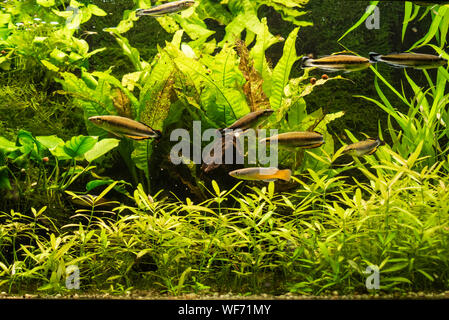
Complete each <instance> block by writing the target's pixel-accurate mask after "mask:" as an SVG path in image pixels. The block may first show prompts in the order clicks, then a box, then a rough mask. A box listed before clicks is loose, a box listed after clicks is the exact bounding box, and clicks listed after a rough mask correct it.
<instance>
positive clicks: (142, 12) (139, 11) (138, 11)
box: [136, 9, 145, 17]
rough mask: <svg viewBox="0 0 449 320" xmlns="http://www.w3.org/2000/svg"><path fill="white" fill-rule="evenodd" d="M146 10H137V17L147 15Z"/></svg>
mask: <svg viewBox="0 0 449 320" xmlns="http://www.w3.org/2000/svg"><path fill="white" fill-rule="evenodd" d="M144 10H145V9H137V10H136V17H141V16H144V15H145V11H144Z"/></svg>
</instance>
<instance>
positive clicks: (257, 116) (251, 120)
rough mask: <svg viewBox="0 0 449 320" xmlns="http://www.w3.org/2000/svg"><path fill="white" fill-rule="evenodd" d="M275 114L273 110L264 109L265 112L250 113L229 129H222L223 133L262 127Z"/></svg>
mask: <svg viewBox="0 0 449 320" xmlns="http://www.w3.org/2000/svg"><path fill="white" fill-rule="evenodd" d="M273 112H274V110H272V109H263V110H257V111H254V112H250V113H248V114H247V115H245V116H243V117H242V118H240V119H238V120H237V121H235V122H234V123H233V124H231V125H230V126H229V127H227V128H225V129H221V131H224V130H242V131H244V130H247V129H250V128H255V127H257V126H259V125H261V124H262V123H263V122H264V121H265V120H267V119H268V117H269V116H271V114H272V113H273Z"/></svg>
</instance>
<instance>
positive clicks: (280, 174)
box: [278, 169, 292, 181]
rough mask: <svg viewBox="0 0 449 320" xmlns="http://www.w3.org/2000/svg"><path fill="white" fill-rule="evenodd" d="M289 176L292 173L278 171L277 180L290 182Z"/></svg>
mask: <svg viewBox="0 0 449 320" xmlns="http://www.w3.org/2000/svg"><path fill="white" fill-rule="evenodd" d="M291 176H292V171H291V170H290V169H285V170H279V172H278V178H279V179H282V180H284V181H290V178H291Z"/></svg>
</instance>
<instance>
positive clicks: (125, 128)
mask: <svg viewBox="0 0 449 320" xmlns="http://www.w3.org/2000/svg"><path fill="white" fill-rule="evenodd" d="M89 121H90V122H92V123H93V124H94V125H96V126H97V127H99V128H101V129H103V130H106V131H108V132H110V133H112V134H114V135H116V136H118V137H120V138H121V137H126V138H130V139H134V140H144V139H150V138H155V139H159V138H160V137H161V136H162V134H161V132H160V131H159V130H155V129H153V128H151V127H150V126H148V125H146V124H145V123H142V122H139V121H135V120H132V119H129V118H126V117H120V116H93V117H90V118H89Z"/></svg>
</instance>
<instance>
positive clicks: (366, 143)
mask: <svg viewBox="0 0 449 320" xmlns="http://www.w3.org/2000/svg"><path fill="white" fill-rule="evenodd" d="M383 145H385V142H384V141H382V140H380V139H379V138H377V139H374V138H368V139H366V140H363V141H359V142H356V143H353V144H350V145H347V146H346V147H345V149H344V150H343V153H344V154H348V155H350V156H354V157H360V156H365V155H371V154H373V153H374V152H376V151H377V148H378V147H379V146H383Z"/></svg>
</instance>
